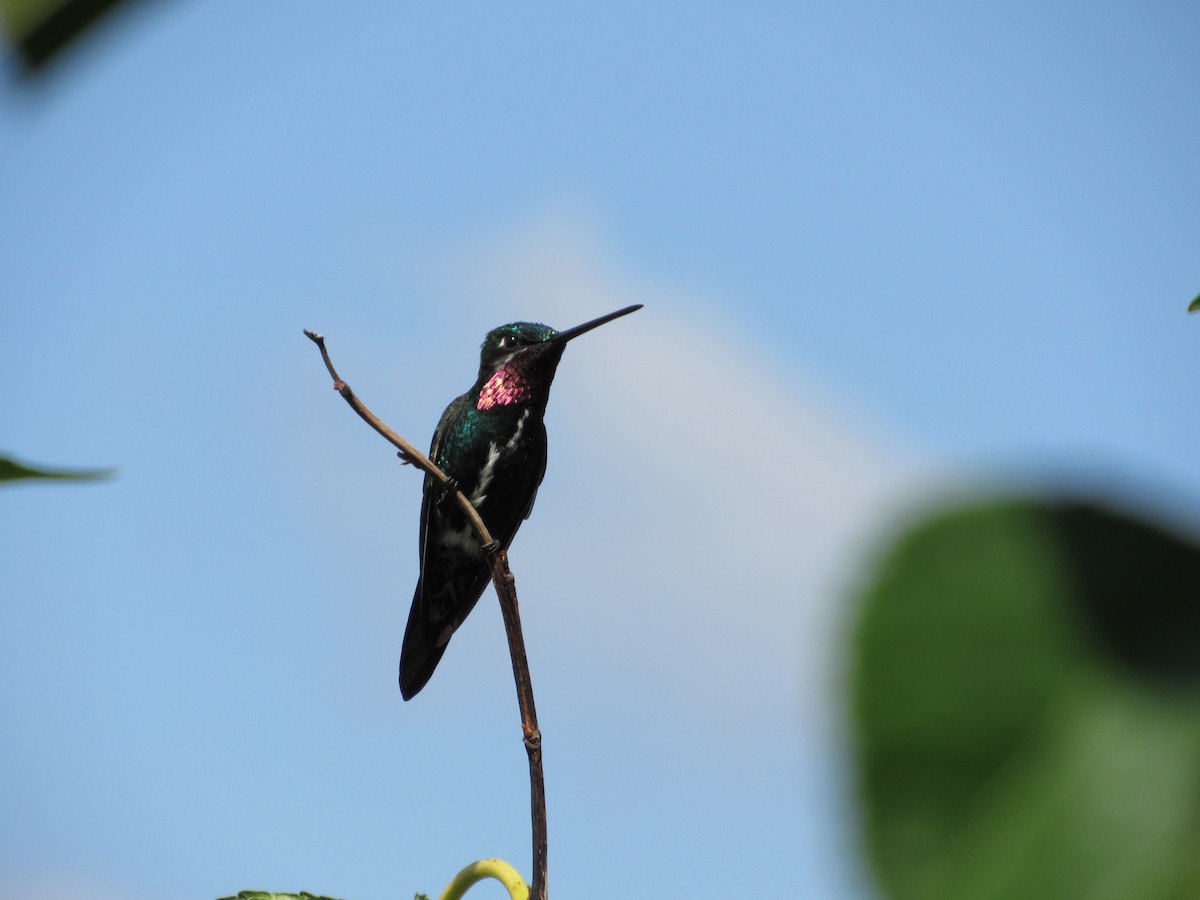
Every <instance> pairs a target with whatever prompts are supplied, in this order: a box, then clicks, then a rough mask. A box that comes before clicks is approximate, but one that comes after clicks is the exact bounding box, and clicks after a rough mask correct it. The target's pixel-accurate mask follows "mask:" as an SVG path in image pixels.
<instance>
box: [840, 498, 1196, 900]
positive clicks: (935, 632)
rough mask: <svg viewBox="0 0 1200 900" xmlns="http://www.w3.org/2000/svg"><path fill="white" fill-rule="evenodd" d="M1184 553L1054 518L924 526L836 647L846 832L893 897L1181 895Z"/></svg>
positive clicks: (1185, 888) (1006, 510)
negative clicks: (852, 792)
mask: <svg viewBox="0 0 1200 900" xmlns="http://www.w3.org/2000/svg"><path fill="white" fill-rule="evenodd" d="M1198 680H1200V548H1197V547H1196V546H1195V545H1193V544H1190V543H1187V542H1184V541H1182V540H1180V539H1178V538H1175V537H1173V536H1171V535H1168V534H1166V533H1165V532H1163V531H1161V530H1160V529H1158V528H1155V527H1154V526H1152V525H1148V524H1145V523H1141V522H1137V521H1134V520H1132V519H1130V518H1127V517H1124V516H1121V515H1117V514H1114V513H1111V512H1107V511H1104V510H1102V509H1099V508H1096V507H1092V506H1086V505H1080V504H1069V503H1049V502H1045V503H1042V502H1007V503H993V504H984V505H979V506H974V507H968V508H962V509H957V510H953V511H950V512H946V513H942V514H940V515H937V516H935V517H934V518H932V519H930V520H929V521H927V522H925V523H923V524H921V525H920V526H918V527H917V528H915V529H914V530H912V531H911V532H909V533H908V534H907V535H905V536H904V537H903V538H902V539H901V540H900V542H899V543H898V544H897V545H896V546H895V548H894V549H893V550H892V552H891V554H890V555H889V556H888V557H887V558H886V559H885V560H884V561H883V564H882V566H881V568H880V570H879V572H878V574H877V577H876V579H875V582H874V584H873V585H871V586H870V588H869V589H868V590H867V592H866V594H865V596H864V597H863V605H862V612H861V618H860V620H859V622H858V625H857V630H856V634H855V660H854V673H853V704H854V719H855V730H856V743H857V749H858V761H859V766H860V768H859V776H860V778H859V780H860V789H861V793H862V798H863V801H864V822H863V825H864V830H865V836H866V839H867V844H868V848H869V853H870V857H871V861H872V863H873V865H874V868H875V872H876V875H877V877H878V880H879V882H880V884H881V885H882V886H883V887H884V889H885V890H886V892H887V893H888V895H889V896H891V897H893V898H897V900H918V898H919V900H973V898H988V900H1018V898H1020V900H1029V898H1043V897H1045V898H1055V900H1070V898H1097V900H1099V898H1105V900H1125V898H1127V900H1182V898H1184V897H1196V896H1200V853H1197V848H1200V693H1198V691H1197V681H1198Z"/></svg>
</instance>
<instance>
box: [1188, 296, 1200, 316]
mask: <svg viewBox="0 0 1200 900" xmlns="http://www.w3.org/2000/svg"><path fill="white" fill-rule="evenodd" d="M1198 309H1200V297H1197V298H1196V299H1195V300H1193V301H1192V302H1191V303H1189V304H1188V312H1195V311H1196V310H1198Z"/></svg>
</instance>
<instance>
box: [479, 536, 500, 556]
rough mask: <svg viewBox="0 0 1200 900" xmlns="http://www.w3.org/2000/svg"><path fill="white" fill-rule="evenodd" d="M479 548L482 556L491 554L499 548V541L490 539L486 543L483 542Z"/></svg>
mask: <svg viewBox="0 0 1200 900" xmlns="http://www.w3.org/2000/svg"><path fill="white" fill-rule="evenodd" d="M479 549H480V551H481V552H482V553H483V555H484V556H491V555H492V554H493V553H495V552H496V551H497V550H499V549H500V542H499V541H497V540H492V541H489V542H488V543H486V544H484V545H483V546H482V547H480V548H479Z"/></svg>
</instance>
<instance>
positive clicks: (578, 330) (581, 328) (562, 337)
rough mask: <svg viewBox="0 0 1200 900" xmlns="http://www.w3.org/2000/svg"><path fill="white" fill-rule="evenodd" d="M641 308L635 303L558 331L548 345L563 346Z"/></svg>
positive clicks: (640, 305) (639, 304)
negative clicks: (586, 332)
mask: <svg viewBox="0 0 1200 900" xmlns="http://www.w3.org/2000/svg"><path fill="white" fill-rule="evenodd" d="M641 308H642V304H641V303H635V304H633V306H627V307H625V308H624V309H618V310H617V311H616V312H610V313H609V314H608V315H607V316H601V317H600V318H598V319H592V321H590V322H584V323H583V324H582V325H576V326H575V327H574V328H568V329H567V330H566V331H560V332H559V333H558V334H556V335H555V336H554V337H552V338H550V340H549V341H547V342H546V343H548V344H565V343H566V342H567V341H569V340H571V338H577V337H579V336H580V335H581V334H583V333H584V332H585V331H591V330H592V329H593V328H599V327H600V326H601V325H603V324H604V323H605V322H611V321H612V320H613V319H619V318H621V316H627V315H629V314H630V313H631V312H637V311H638V310H639V309H641Z"/></svg>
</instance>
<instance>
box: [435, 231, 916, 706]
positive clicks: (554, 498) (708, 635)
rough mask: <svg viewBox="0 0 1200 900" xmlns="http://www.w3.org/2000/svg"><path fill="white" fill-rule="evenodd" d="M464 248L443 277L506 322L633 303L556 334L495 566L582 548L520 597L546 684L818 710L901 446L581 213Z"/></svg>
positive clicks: (891, 511) (891, 490) (909, 466)
mask: <svg viewBox="0 0 1200 900" xmlns="http://www.w3.org/2000/svg"><path fill="white" fill-rule="evenodd" d="M465 255H466V257H467V258H468V260H469V261H470V262H469V264H468V265H466V266H462V267H460V268H459V269H458V274H459V277H463V278H465V280H466V282H467V284H468V287H467V289H466V290H465V293H468V294H470V295H473V296H485V297H487V298H488V307H489V308H497V309H507V310H510V314H509V315H510V317H511V316H512V314H513V313H512V312H511V311H519V312H517V314H518V315H524V316H525V317H532V316H533V315H539V316H544V318H546V319H547V320H549V321H550V322H551V324H554V325H556V326H558V327H568V326H571V325H574V324H577V323H578V322H581V321H585V320H586V319H589V318H592V317H594V316H597V315H600V314H602V313H605V312H608V311H610V310H613V309H617V308H619V307H622V306H625V305H628V304H630V303H644V304H645V305H646V308H645V309H643V310H641V311H639V312H637V313H635V314H634V315H633V316H631V317H628V318H624V319H620V320H617V321H616V322H613V323H611V324H608V325H605V326H604V327H603V328H602V329H601V330H599V331H596V332H593V333H590V334H588V335H587V336H586V337H583V338H581V339H580V340H579V341H578V342H577V343H574V344H572V346H571V348H570V349H569V350H568V352H567V354H566V356H565V358H564V361H563V364H562V366H561V367H560V370H559V375H558V378H557V380H556V383H555V388H554V391H553V395H552V399H551V403H550V410H549V414H548V416H547V423H548V428H549V430H550V442H551V447H550V469H549V473H548V476H547V482H546V485H545V487H544V488H543V491H542V494H541V495H540V496H539V500H538V508H537V510H536V512H535V515H534V519H533V520H532V521H531V522H530V523H528V524H527V525H526V526H525V533H523V535H522V537H523V538H524V540H521V539H520V538H519V539H518V543H517V545H516V549H515V553H516V554H519V556H518V559H517V560H514V564H517V561H518V560H521V561H523V560H527V559H530V558H531V557H536V558H537V559H539V560H543V559H546V560H562V561H563V562H564V563H566V564H567V571H565V572H564V573H563V574H562V575H560V576H556V579H557V581H558V583H560V584H561V583H562V581H564V580H565V581H567V583H572V584H578V583H579V581H580V571H581V569H582V570H585V571H586V570H587V569H588V560H589V558H590V556H589V555H590V554H593V553H594V552H595V551H597V550H598V551H599V552H600V553H601V555H602V557H603V560H604V565H603V566H602V567H600V568H601V569H602V570H603V571H601V572H598V573H597V572H592V573H591V574H590V577H589V578H588V579H586V583H585V584H584V586H583V588H582V590H581V591H579V592H577V591H572V593H573V594H575V596H573V597H572V599H571V601H570V603H567V604H564V605H563V606H561V607H556V608H555V609H553V610H544V609H540V610H538V616H539V617H543V618H544V617H553V618H552V625H551V627H554V628H556V630H557V631H558V632H559V639H558V640H556V646H557V647H558V648H559V649H561V652H562V654H563V658H562V660H561V662H562V663H563V665H562V666H558V667H556V671H555V678H556V679H559V678H564V677H565V678H579V679H581V680H586V679H587V678H591V679H593V680H595V678H596V676H595V674H594V672H595V671H596V668H597V667H599V668H600V669H601V670H602V671H605V672H609V671H611V670H612V669H613V668H617V669H620V670H622V671H626V672H629V673H632V674H633V675H634V678H635V682H634V683H637V684H641V685H648V684H650V685H653V686H654V691H653V693H655V694H656V696H658V697H659V698H660V702H661V703H662V704H663V705H664V706H669V707H671V708H672V709H683V710H685V711H686V710H691V711H692V712H699V713H700V714H702V715H705V714H709V713H711V710H712V708H713V704H714V703H715V704H717V705H718V706H720V707H722V708H724V709H725V710H728V711H730V714H732V712H733V711H735V710H736V711H740V713H741V714H743V715H745V716H746V717H747V718H748V719H752V720H760V718H761V717H762V716H763V715H764V714H770V715H775V716H780V715H782V716H783V717H784V718H785V719H787V720H789V721H790V722H794V721H795V719H796V716H797V715H799V714H801V713H804V714H808V713H812V712H815V711H817V710H818V709H825V710H826V711H828V708H829V706H830V704H829V702H828V700H829V696H830V694H829V687H830V679H831V678H834V677H836V672H837V666H838V664H839V661H838V658H837V656H836V650H837V647H838V642H839V639H840V629H841V626H842V619H841V616H840V612H841V610H842V608H843V607H844V605H845V603H846V601H847V599H848V596H849V590H850V588H851V587H852V586H853V585H854V584H855V583H856V582H857V581H858V580H859V579H860V578H861V574H860V572H859V571H857V567H859V566H861V565H863V564H864V563H865V562H867V561H868V560H869V554H868V553H867V549H868V547H869V546H870V542H871V541H872V540H873V539H875V540H877V539H879V538H880V537H881V536H883V535H884V534H885V532H886V530H887V528H888V527H889V526H890V524H891V520H892V518H893V517H894V516H895V515H896V514H897V512H898V510H899V509H900V508H901V506H902V505H903V504H904V503H905V502H906V501H907V500H908V499H909V498H910V497H911V496H912V493H913V490H914V488H915V487H917V486H918V485H919V484H922V483H924V482H925V481H926V477H925V476H924V475H923V474H922V473H921V469H922V466H921V465H920V464H919V462H918V461H917V460H915V459H914V458H913V457H912V455H911V454H910V453H909V452H907V451H906V449H905V448H903V447H901V446H899V445H898V444H897V442H896V441H895V440H892V439H889V438H888V436H887V435H884V434H882V433H880V432H879V431H878V430H873V429H871V428H870V427H868V426H866V425H864V424H863V423H862V422H859V421H857V420H856V419H855V418H854V417H853V416H852V415H850V414H849V413H847V412H846V411H845V410H843V409H840V408H839V405H838V403H837V401H836V399H834V398H833V397H832V396H831V395H830V394H829V393H828V392H823V391H821V390H819V389H817V388H815V387H814V386H813V385H812V383H811V382H810V381H809V380H808V379H806V378H805V377H804V376H803V375H802V374H800V372H801V368H800V367H799V366H795V365H791V364H790V361H789V364H788V365H786V366H785V365H783V364H781V363H780V362H778V361H774V360H771V359H769V358H768V357H767V356H766V355H765V353H764V351H763V349H762V348H761V347H759V346H757V345H756V344H755V341H754V339H753V336H752V335H749V334H746V333H745V332H744V331H743V329H741V328H740V327H739V325H738V322H737V317H736V310H730V311H728V312H725V311H724V310H723V307H725V308H728V307H729V306H730V305H729V304H722V303H721V302H718V301H713V300H712V299H711V298H697V297H694V296H689V295H687V294H686V293H684V292H682V291H679V290H676V289H672V288H670V287H665V286H662V285H656V284H654V283H652V282H651V281H650V280H649V279H645V278H638V277H632V276H629V275H627V274H625V273H623V272H622V271H621V269H620V267H619V266H618V265H616V264H614V262H613V261H612V259H611V254H608V253H606V251H605V248H604V242H603V241H602V240H601V239H600V238H599V237H598V236H597V229H596V228H594V227H593V226H592V225H591V224H590V223H589V222H588V221H587V219H586V217H584V216H580V215H578V214H576V213H572V212H569V211H568V212H564V211H561V210H559V211H552V212H550V213H548V214H544V215H542V216H539V217H535V218H534V219H532V220H531V221H529V222H526V223H523V224H521V225H520V226H519V227H517V228H515V229H513V230H510V231H509V233H508V236H507V237H500V238H495V237H494V238H492V239H491V240H489V241H485V242H484V245H483V247H482V248H478V247H477V248H475V249H472V250H471V251H469V252H468V253H467V254H465ZM495 324H498V322H497V323H495ZM580 510H586V512H581V511H580ZM581 515H582V516H585V517H586V521H584V522H578V521H574V519H576V518H578V517H580V516H581ZM589 529H590V530H592V531H594V532H595V533H597V534H599V535H601V536H604V535H607V536H608V537H606V538H605V539H604V542H603V545H602V546H601V547H591V546H586V541H584V540H582V539H583V537H584V536H585V534H586V533H588V531H589ZM531 533H536V534H537V535H538V536H537V538H533V537H532V534H531ZM533 540H537V541H538V542H540V543H539V545H538V546H537V547H536V548H533V549H531V548H530V546H529V543H530V542H532V541H533ZM572 572H574V574H572ZM518 574H519V575H521V574H522V573H521V572H520V571H519V572H518ZM535 577H536V578H537V579H538V580H539V583H540V579H541V578H542V573H535ZM524 578H525V580H528V578H529V576H528V575H525V576H524ZM527 618H529V617H528V616H527ZM528 627H530V626H529V625H527V628H528ZM589 647H590V648H591V651H590V652H591V654H592V655H591V657H590V658H589V657H588V653H589ZM614 651H616V652H618V653H619V657H620V658H619V663H618V664H617V665H614V662H615V661H614V660H613V659H612V656H613V654H614ZM572 660H573V661H575V662H576V663H577V665H573V666H572V665H570V662H571V661H572ZM589 662H590V664H591V667H590V668H589V666H588V665H587V663H589ZM580 672H582V674H580ZM571 673H574V674H571ZM798 703H799V704H802V706H801V707H800V708H799V709H797V708H796V704H798ZM789 704H790V705H792V709H791V710H788V709H787V706H788V705H789ZM781 707H782V708H781ZM731 724H732V723H731Z"/></svg>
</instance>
